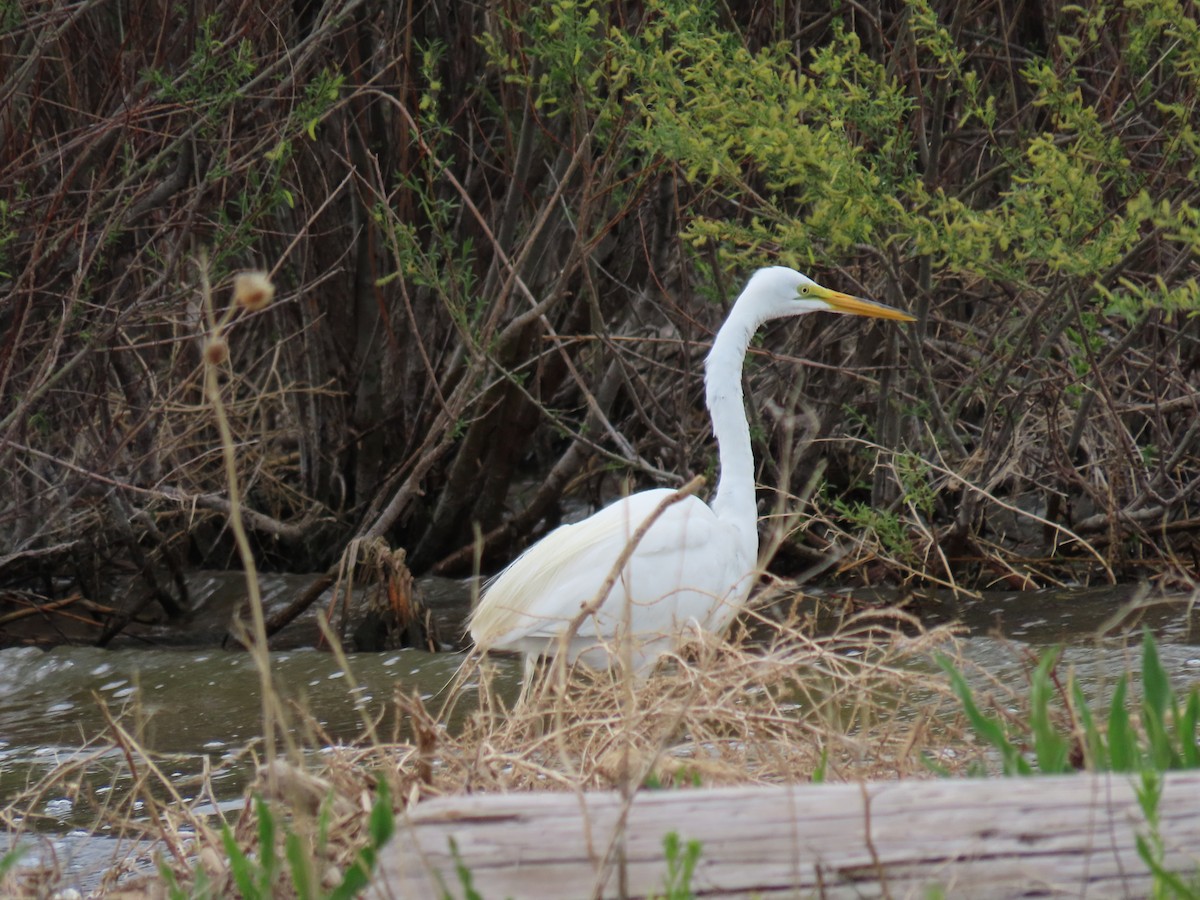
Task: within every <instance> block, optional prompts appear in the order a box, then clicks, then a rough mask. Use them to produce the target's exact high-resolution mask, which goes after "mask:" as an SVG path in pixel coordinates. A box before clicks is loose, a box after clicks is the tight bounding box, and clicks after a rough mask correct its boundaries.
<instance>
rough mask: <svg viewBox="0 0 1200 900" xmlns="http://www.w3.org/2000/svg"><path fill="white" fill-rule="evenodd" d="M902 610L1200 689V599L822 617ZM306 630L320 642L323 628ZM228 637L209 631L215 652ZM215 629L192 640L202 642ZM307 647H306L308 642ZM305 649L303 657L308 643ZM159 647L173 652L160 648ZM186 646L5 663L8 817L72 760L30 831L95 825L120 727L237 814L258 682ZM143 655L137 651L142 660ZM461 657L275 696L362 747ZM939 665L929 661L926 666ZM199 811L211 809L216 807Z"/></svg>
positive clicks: (970, 606)
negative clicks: (365, 733)
mask: <svg viewBox="0 0 1200 900" xmlns="http://www.w3.org/2000/svg"><path fill="white" fill-rule="evenodd" d="M266 580H267V585H266V587H267V594H268V598H273V599H272V600H271V602H275V603H283V602H286V600H287V599H288V598H289V596H290V593H291V591H293V590H295V589H297V584H296V583H294V582H293V581H289V580H287V579H284V578H280V577H278V576H268V577H267V579H266ZM239 584H240V582H239V580H238V579H237V577H236V576H229V575H213V574H211V573H209V574H201V575H198V576H196V582H195V584H194V588H195V593H196V596H197V597H198V598H199V602H200V603H201V604H202V605H206V606H208V607H209V608H211V609H217V610H221V609H224V606H223V604H224V605H228V606H229V608H230V609H231V608H232V601H231V600H230V599H229V598H228V597H224V596H223V593H225V594H231V595H234V596H240V588H239V587H238V585H239ZM423 586H424V587H425V589H426V593H427V595H430V596H431V597H433V598H434V599H433V600H432V601H431V602H432V605H434V606H435V608H437V609H438V610H439V611H440V612H441V613H442V614H443V615H444V617H445V620H446V622H447V623H450V626H448V628H447V630H446V633H447V634H450V633H451V632H452V631H453V628H455V627H457V625H456V624H454V623H457V622H460V621H461V615H462V608H463V606H464V605H465V603H466V602H467V600H468V596H469V591H468V589H467V588H466V587H465V586H463V585H461V584H457V583H444V582H431V583H427V584H425V585H423ZM866 599H871V600H873V601H878V600H880V599H882V600H886V601H889V602H897V601H900V600H903V601H904V602H905V604H906V606H907V608H908V610H909V611H910V612H912V613H913V614H915V615H917V616H918V617H920V618H921V619H922V620H924V621H930V622H936V621H951V620H953V621H958V622H962V623H964V625H965V628H966V631H967V634H966V636H965V637H964V640H963V650H964V653H965V655H966V656H967V657H968V658H969V659H970V660H972V661H973V662H974V663H977V664H978V665H980V666H981V667H982V668H983V669H985V670H987V671H988V672H990V673H992V674H993V675H995V676H997V677H999V678H1001V679H1004V680H1009V681H1011V682H1012V683H1014V684H1019V683H1021V682H1022V681H1023V679H1024V676H1023V673H1024V671H1026V667H1027V665H1028V660H1029V653H1028V652H1027V651H1029V650H1034V651H1036V650H1040V649H1043V648H1045V647H1047V646H1049V645H1051V644H1059V643H1061V644H1064V645H1065V646H1066V650H1065V653H1064V658H1065V660H1066V662H1067V663H1068V664H1070V665H1072V666H1073V667H1074V668H1075V670H1076V673H1077V675H1078V677H1079V678H1080V679H1081V681H1082V683H1083V684H1084V686H1085V688H1086V689H1087V690H1088V691H1089V692H1090V693H1099V692H1102V691H1103V690H1104V688H1105V686H1106V685H1109V684H1111V682H1112V681H1113V680H1114V679H1115V677H1116V675H1117V674H1119V673H1120V672H1124V671H1127V670H1128V669H1130V668H1134V669H1136V667H1137V661H1138V660H1137V652H1136V646H1137V642H1138V640H1139V638H1140V629H1141V627H1142V626H1143V625H1146V626H1148V627H1150V628H1151V629H1152V630H1153V631H1154V632H1155V633H1156V634H1157V635H1158V637H1159V639H1160V642H1161V653H1162V656H1163V661H1164V664H1165V665H1166V666H1167V668H1168V671H1169V672H1170V673H1171V674H1172V677H1173V680H1174V683H1175V684H1176V686H1177V687H1181V688H1183V687H1187V686H1188V685H1190V684H1193V683H1196V682H1197V681H1200V609H1197V608H1194V607H1195V603H1194V599H1195V598H1192V600H1191V601H1189V599H1188V598H1173V599H1171V600H1158V601H1154V602H1151V601H1149V600H1148V599H1147V598H1146V597H1145V596H1142V595H1140V594H1139V592H1137V591H1134V590H1131V589H1125V588H1122V589H1116V588H1106V589H1088V590H1078V591H1056V592H1041V593H1039V592H1032V593H1017V592H1010V593H993V594H987V595H984V596H983V597H981V598H977V599H955V598H953V597H951V596H948V595H936V594H935V595H919V596H912V597H908V598H901V597H898V596H896V595H891V596H886V597H882V598H880V597H874V598H864V596H863V595H862V594H861V593H860V594H856V595H854V596H853V597H852V598H850V600H848V599H847V597H846V596H845V595H835V594H828V593H826V594H821V593H817V595H816V599H815V600H814V601H810V602H814V603H816V604H817V605H818V606H819V607H821V608H824V609H825V610H826V611H827V612H828V611H832V610H837V609H841V608H842V607H844V605H845V604H846V603H847V602H855V603H863V602H865V600H866ZM297 627H298V628H299V629H304V628H308V629H312V628H313V627H314V626H313V625H312V623H311V622H309V623H308V624H307V625H306V624H305V623H300V625H299V626H297ZM222 630H223V627H220V628H218V627H210V628H209V631H211V632H212V633H211V634H209V633H208V632H204V640H205V641H207V642H208V643H210V644H211V643H214V640H213V636H214V635H217V634H219V632H221V631H222ZM201 632H203V629H201V628H197V629H195V630H194V631H193V632H192V635H193V640H199V638H198V637H197V635H199V634H201ZM294 633H296V632H294ZM296 642H301V641H300V640H299V638H297V639H296ZM153 643H159V644H169V645H171V646H172V648H173V649H153V648H152V647H151V645H152V644H153ZM187 643H188V641H187V635H186V634H183V635H181V634H178V633H169V634H168V633H167V632H165V631H163V632H160V633H158V634H155V633H154V632H153V629H144V630H143V631H142V633H141V634H140V635H138V636H137V637H136V638H135V639H132V640H129V641H126V644H125V647H124V648H123V649H119V650H97V649H93V648H88V647H59V648H57V649H54V650H51V651H42V650H38V649H32V648H18V649H8V650H2V651H0V806H3V805H4V804H6V803H7V802H9V801H10V800H11V799H13V798H14V797H17V796H19V795H21V794H22V792H24V791H26V790H28V789H29V788H31V787H32V786H35V785H37V784H38V782H39V780H40V779H42V778H43V777H45V776H46V774H47V773H48V772H50V771H51V770H53V769H54V768H55V767H56V766H58V765H60V764H61V763H63V762H64V761H69V760H72V759H77V760H78V759H85V760H86V762H85V763H84V764H83V765H82V768H81V771H80V775H81V776H82V777H83V778H84V780H86V781H87V783H88V784H89V786H90V794H89V797H88V798H87V799H80V798H79V797H75V798H74V799H73V798H71V797H69V796H67V795H66V794H65V793H64V792H63V791H62V790H61V789H59V788H55V789H50V790H46V791H37V792H36V793H35V794H34V795H30V796H36V803H34V804H33V805H32V807H31V808H30V809H29V812H31V813H34V814H36V816H35V817H34V818H36V819H37V820H38V821H36V822H35V821H34V819H33V818H31V819H30V822H29V824H30V825H34V826H35V827H40V828H47V827H48V828H50V829H51V830H54V829H58V830H60V831H66V830H68V829H70V828H72V827H88V826H93V825H94V824H95V822H96V819H97V813H98V811H99V809H100V807H101V806H103V805H104V804H106V803H108V802H111V801H112V799H113V798H114V797H116V796H119V795H120V794H121V793H122V792H123V791H124V790H127V789H128V787H129V782H130V776H129V773H128V770H127V768H126V766H125V764H124V759H123V756H122V755H121V754H120V753H119V752H118V751H116V750H114V749H111V742H110V741H108V740H107V739H105V738H104V737H103V735H104V734H105V727H106V724H105V712H104V710H107V714H108V715H111V716H113V717H116V718H119V719H120V720H121V721H122V722H123V723H124V724H125V726H126V728H127V729H128V730H129V731H130V732H131V733H133V734H135V735H136V737H137V740H138V742H139V743H140V744H141V745H142V746H143V747H144V748H145V749H146V750H148V751H150V752H151V753H153V754H156V755H158V757H159V763H160V766H161V767H162V768H163V770H164V771H165V772H167V773H168V774H169V775H170V776H171V777H172V779H173V780H174V781H175V782H176V784H177V787H178V789H179V790H180V792H181V793H182V794H183V796H185V797H187V798H191V797H192V796H193V794H194V793H195V792H196V791H198V789H199V785H200V779H199V778H198V777H197V776H198V775H200V774H201V773H203V772H205V771H207V772H208V780H209V781H210V783H211V784H212V786H213V789H214V792H215V796H214V797H205V798H203V802H209V801H211V800H217V801H220V800H224V799H229V800H232V799H235V798H238V797H240V796H241V792H242V790H243V787H244V785H245V783H246V780H247V778H249V777H250V763H249V761H248V755H247V754H245V753H244V752H242V751H243V748H245V747H246V745H247V744H249V743H250V742H252V741H253V740H254V739H255V738H256V737H257V736H258V734H259V721H260V705H259V704H260V698H259V676H258V674H257V672H256V671H255V670H254V667H253V664H252V662H251V660H250V658H249V657H248V655H246V654H245V653H242V652H238V651H225V650H221V649H214V648H213V647H211V646H209V647H204V648H199V649H197V648H195V647H192V648H188V647H187V646H186V645H187ZM139 644H140V645H142V646H141V648H140V649H139V648H138V645H139ZM461 659H462V656H461V654H460V653H454V652H447V653H438V654H431V653H424V652H420V651H415V650H400V651H394V652H386V653H377V654H351V655H350V657H349V668H348V670H347V669H344V668H343V667H342V666H340V665H339V663H338V662H337V660H336V659H335V657H334V656H333V655H332V654H329V653H326V652H321V651H317V650H312V649H299V648H297V649H290V650H280V651H276V652H274V653H273V654H272V666H273V670H274V675H275V682H276V684H278V685H280V686H281V689H282V690H283V692H284V693H285V694H286V695H287V696H288V697H289V699H291V700H294V701H295V702H296V703H297V704H298V705H299V706H300V707H302V708H303V709H305V710H307V711H309V713H310V714H311V716H312V718H313V720H314V721H315V722H317V723H319V724H320V726H321V728H322V729H323V731H324V732H325V733H327V734H328V735H329V736H330V738H331V740H333V741H343V742H352V741H354V740H356V739H358V738H359V737H361V735H362V728H363V724H362V723H363V717H364V715H368V716H376V715H380V716H383V718H382V721H381V725H380V727H381V730H382V733H383V734H385V735H387V734H390V731H391V727H392V724H393V723H391V722H390V721H389V720H388V719H387V716H386V711H387V709H388V708H389V706H390V703H389V701H390V700H391V698H392V697H393V696H394V692H395V691H397V690H400V691H403V692H405V693H412V692H413V691H416V692H417V693H419V694H420V695H421V696H422V697H424V698H426V699H431V698H434V697H436V695H437V694H438V693H439V692H440V691H442V690H443V688H444V687H445V685H446V684H447V682H448V681H449V680H450V678H451V677H452V675H453V674H454V672H455V670H456V668H457V666H458V664H459V663H460V661H461ZM915 664H916V665H930V666H931V667H932V663H930V662H929V661H927V660H926V661H919V660H918V661H915ZM500 671H501V678H506V679H507V680H508V682H509V684H510V686H511V685H513V684H515V682H516V680H517V678H518V677H519V666H518V665H517V664H516V663H515V662H508V661H502V662H501V663H500ZM201 799H202V798H197V799H196V802H201Z"/></svg>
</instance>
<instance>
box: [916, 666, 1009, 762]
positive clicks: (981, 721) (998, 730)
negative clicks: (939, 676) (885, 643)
mask: <svg viewBox="0 0 1200 900" xmlns="http://www.w3.org/2000/svg"><path fill="white" fill-rule="evenodd" d="M937 664H938V665H939V666H941V667H942V670H943V671H944V672H945V673H946V676H947V677H948V678H949V679H950V689H951V690H952V691H954V695H955V696H956V697H958V701H959V702H960V703H961V704H962V707H963V712H965V713H966V714H967V721H969V722H970V723H971V727H972V728H974V729H975V733H976V734H978V735H979V736H980V737H981V738H982V739H983V740H984V741H986V742H987V743H988V744H990V745H991V746H992V747H994V748H995V749H996V750H998V751H1000V755H1001V756H1002V758H1003V759H1004V774H1005V775H1029V774H1031V773H1032V770H1031V769H1030V766H1029V763H1028V762H1027V761H1026V760H1025V758H1024V757H1023V756H1021V753H1020V751H1019V750H1018V749H1017V747H1015V746H1014V745H1013V744H1012V742H1011V741H1009V739H1008V735H1007V734H1006V733H1005V730H1004V724H1003V723H1002V722H1001V721H1000V720H999V719H995V718H992V717H991V716H988V715H986V714H984V713H983V712H982V711H981V710H980V709H979V707H978V706H976V705H975V697H974V695H973V694H972V693H971V686H970V685H969V684H967V679H966V678H964V677H963V674H962V673H961V672H959V671H958V669H957V668H955V666H954V661H953V660H951V659H950V658H949V657H948V656H946V655H944V654H940V653H939V654H938V656H937Z"/></svg>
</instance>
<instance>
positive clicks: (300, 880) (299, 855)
mask: <svg viewBox="0 0 1200 900" xmlns="http://www.w3.org/2000/svg"><path fill="white" fill-rule="evenodd" d="M283 852H284V854H285V855H286V856H287V861H288V868H289V869H290V870H291V873H292V884H293V885H294V886H295V888H296V896H297V897H298V898H299V900H314V898H315V897H316V893H315V891H314V890H313V884H314V878H313V866H312V860H311V859H309V857H308V854H306V853H305V852H304V844H303V843H302V842H301V840H300V836H299V835H298V834H295V833H294V832H291V831H289V832H288V834H287V837H285V838H284V840H283Z"/></svg>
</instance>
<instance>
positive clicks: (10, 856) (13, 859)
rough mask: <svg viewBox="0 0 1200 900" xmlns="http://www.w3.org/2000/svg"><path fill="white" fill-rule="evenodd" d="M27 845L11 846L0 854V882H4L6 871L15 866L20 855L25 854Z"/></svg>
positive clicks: (19, 859)
mask: <svg viewBox="0 0 1200 900" xmlns="http://www.w3.org/2000/svg"><path fill="white" fill-rule="evenodd" d="M28 849H29V848H28V847H22V846H17V847H13V848H12V849H11V850H9V851H8V852H7V853H5V854H4V855H3V856H0V884H3V883H4V879H5V877H7V875H8V873H9V872H11V871H12V870H13V869H15V868H16V866H17V863H19V862H20V861H21V857H22V856H24V855H25V852H26V851H27V850H28Z"/></svg>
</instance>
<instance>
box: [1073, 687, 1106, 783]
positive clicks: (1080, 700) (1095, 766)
mask: <svg viewBox="0 0 1200 900" xmlns="http://www.w3.org/2000/svg"><path fill="white" fill-rule="evenodd" d="M1071 704H1072V706H1073V710H1072V711H1073V712H1074V713H1075V720H1076V722H1077V723H1078V725H1079V729H1080V731H1081V732H1082V734H1081V739H1082V741H1083V748H1084V754H1085V755H1084V764H1085V765H1086V766H1087V767H1088V769H1090V770H1091V771H1093V772H1103V771H1104V770H1106V769H1108V768H1110V767H1111V763H1110V762H1109V759H1108V753H1107V750H1106V748H1105V746H1104V736H1103V735H1101V734H1100V729H1099V728H1097V727H1096V717H1095V716H1093V715H1092V708H1091V707H1090V706H1088V702H1087V698H1086V697H1084V696H1083V688H1082V687H1080V686H1079V682H1078V681H1077V680H1076V679H1074V678H1072V679H1071Z"/></svg>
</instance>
